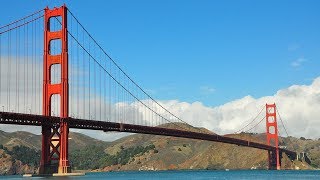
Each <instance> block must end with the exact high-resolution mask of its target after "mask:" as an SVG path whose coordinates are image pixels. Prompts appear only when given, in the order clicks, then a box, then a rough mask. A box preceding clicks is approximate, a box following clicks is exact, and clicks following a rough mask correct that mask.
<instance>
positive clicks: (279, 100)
mask: <svg viewBox="0 0 320 180" xmlns="http://www.w3.org/2000/svg"><path fill="white" fill-rule="evenodd" d="M159 102H160V103H161V104H162V105H163V106H164V107H166V108H167V109H168V110H169V111H171V112H172V113H173V114H175V115H177V116H178V117H180V118H181V119H183V120H184V121H186V122H188V123H189V124H191V125H193V126H198V127H205V128H207V129H209V130H211V131H214V132H216V133H218V134H227V133H233V132H235V131H237V130H239V129H240V128H241V127H243V126H245V125H246V123H248V122H249V121H251V120H252V119H253V118H254V117H255V116H256V115H257V114H258V113H259V111H260V110H261V108H263V107H264V105H265V104H266V103H269V104H270V103H276V104H277V107H278V110H279V112H280V113H281V118H282V119H283V120H284V123H285V125H286V128H287V130H288V134H289V135H290V136H295V137H301V136H303V137H307V138H319V137H320V131H319V127H320V112H319V107H320V77H318V78H316V79H314V81H313V82H312V83H311V84H310V85H292V86H290V87H288V88H285V89H281V90H279V91H277V92H276V93H275V94H274V95H271V96H265V97H261V98H253V97H252V96H250V95H248V96H245V97H243V98H241V99H236V100H234V101H231V102H228V103H226V104H223V105H220V106H215V107H208V106H205V105H203V104H202V103H201V102H194V103H187V102H180V101H177V100H169V101H161V100H160V101H159ZM264 114H265V112H264V111H263V112H262V113H261V116H260V117H263V116H264ZM140 116H147V115H144V114H143V112H141V114H140ZM143 119H147V117H145V118H143ZM259 119H260V118H258V120H259ZM278 121H279V120H278ZM255 122H257V121H255ZM261 124H262V125H261V126H260V129H259V128H256V129H254V130H255V131H257V132H264V128H265V124H264V123H261ZM279 126H280V122H279ZM249 127H250V126H249ZM0 129H1V130H5V131H17V130H24V131H30V132H33V133H36V134H40V128H37V127H27V126H13V125H0ZM72 131H76V132H81V133H84V134H86V135H89V136H91V137H94V138H97V139H101V140H106V141H111V140H115V139H118V138H120V137H123V136H125V135H127V134H125V133H104V132H99V131H90V130H72ZM280 131H281V132H280V134H282V135H284V134H285V133H284V130H283V129H281V128H280Z"/></svg>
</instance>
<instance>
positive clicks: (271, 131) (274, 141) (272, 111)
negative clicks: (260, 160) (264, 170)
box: [266, 103, 281, 170]
mask: <svg viewBox="0 0 320 180" xmlns="http://www.w3.org/2000/svg"><path fill="white" fill-rule="evenodd" d="M266 127H267V133H266V134H267V144H268V145H269V146H275V148H276V149H275V150H274V151H268V162H269V169H277V170H280V165H281V158H280V153H279V139H278V124H277V114H276V104H275V103H274V104H266Z"/></svg>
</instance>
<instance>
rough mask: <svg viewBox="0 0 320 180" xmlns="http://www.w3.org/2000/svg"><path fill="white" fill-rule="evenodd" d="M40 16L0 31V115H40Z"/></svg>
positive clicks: (41, 30) (19, 21) (37, 14)
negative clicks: (5, 112)
mask: <svg viewBox="0 0 320 180" xmlns="http://www.w3.org/2000/svg"><path fill="white" fill-rule="evenodd" d="M43 12H44V11H43V10H39V11H36V12H34V13H32V14H30V15H28V16H25V17H23V18H21V19H18V20H16V21H14V22H12V23H9V24H7V25H5V26H1V27H0V76H1V78H0V111H7V112H17V113H27V114H41V97H42V90H41V87H42V61H43V16H44V15H43Z"/></svg>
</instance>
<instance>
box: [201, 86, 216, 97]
mask: <svg viewBox="0 0 320 180" xmlns="http://www.w3.org/2000/svg"><path fill="white" fill-rule="evenodd" d="M215 91H216V89H214V88H213V87H209V86H201V87H200V92H201V94H203V95H209V94H212V93H214V92H215Z"/></svg>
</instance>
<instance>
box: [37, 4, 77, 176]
mask: <svg viewBox="0 0 320 180" xmlns="http://www.w3.org/2000/svg"><path fill="white" fill-rule="evenodd" d="M44 13H45V14H44V21H45V22H44V55H43V60H44V63H43V115H44V116H51V113H52V112H51V99H52V96H53V95H59V96H60V122H59V123H56V124H53V125H42V153H41V161H40V172H39V173H40V174H54V173H59V174H66V173H70V172H71V169H70V166H69V160H68V135H69V126H68V122H67V119H68V117H69V83H68V31H67V7H66V6H65V5H63V6H61V7H59V8H54V9H49V8H46V9H45V12H44ZM56 17H61V18H60V20H61V22H60V23H61V29H59V30H56V31H52V29H50V25H51V24H50V21H51V20H52V19H53V18H56ZM57 19H59V18H57ZM54 40H59V41H61V53H60V54H57V55H56V54H55V55H53V54H52V49H51V48H52V45H51V43H52V42H53V41H54ZM53 65H60V68H61V69H60V72H61V79H60V83H57V84H52V81H51V78H52V74H51V68H52V66H53Z"/></svg>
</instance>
